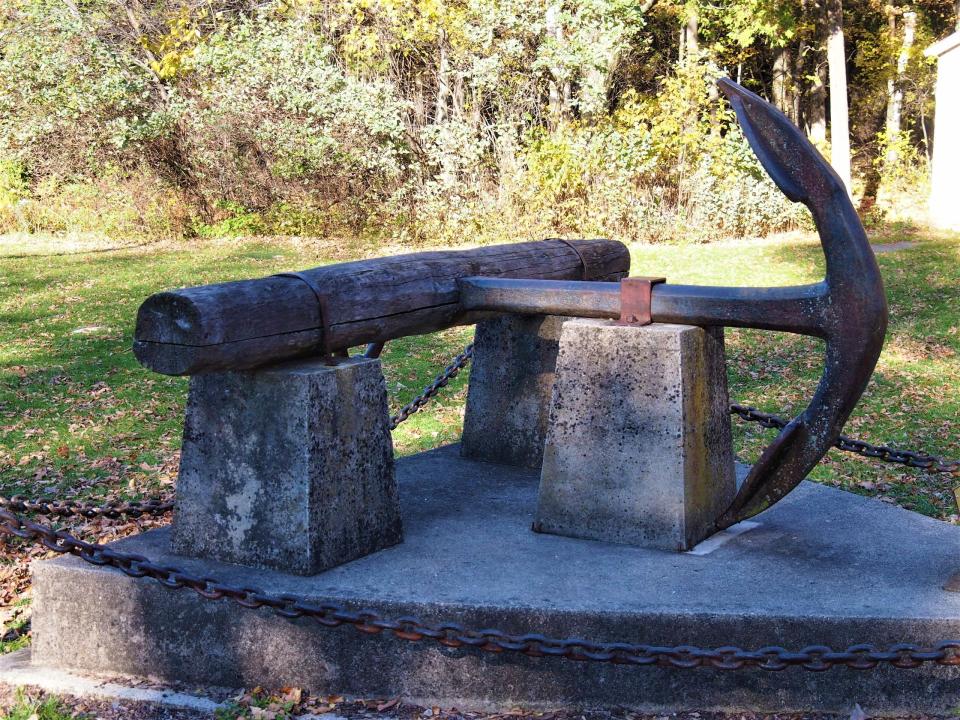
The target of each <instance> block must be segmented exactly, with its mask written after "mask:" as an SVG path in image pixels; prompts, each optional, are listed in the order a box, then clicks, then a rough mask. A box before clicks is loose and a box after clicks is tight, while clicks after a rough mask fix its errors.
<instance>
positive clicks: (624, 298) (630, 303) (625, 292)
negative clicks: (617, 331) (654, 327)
mask: <svg viewBox="0 0 960 720" xmlns="http://www.w3.org/2000/svg"><path fill="white" fill-rule="evenodd" d="M666 281H667V279H666V278H662V277H630V278H624V279H623V280H621V281H620V324H621V325H649V324H650V323H652V322H653V318H652V317H651V315H650V298H651V296H652V294H653V286H654V285H659V284H661V283H665V282H666Z"/></svg>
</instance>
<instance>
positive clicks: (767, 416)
mask: <svg viewBox="0 0 960 720" xmlns="http://www.w3.org/2000/svg"><path fill="white" fill-rule="evenodd" d="M472 358H473V343H470V344H469V345H467V346H466V347H465V348H464V349H463V352H461V353H460V354H459V355H457V356H456V357H454V358H453V360H451V361H450V363H449V364H448V365H447V366H446V367H445V368H444V369H443V370H442V371H441V372H440V374H439V375H437V377H436V378H434V380H433V382H431V383H430V384H429V385H427V386H426V387H425V388H424V389H423V390H422V391H421V392H420V394H419V395H417V396H416V397H415V398H414V399H413V400H411V401H410V402H409V403H407V404H406V405H404V406H403V407H402V408H401V409H400V411H399V412H398V413H397V414H396V415H393V416H392V417H391V418H390V429H391V430H396V429H397V427H398V426H399V425H400V424H401V423H403V422H405V421H406V420H408V419H409V418H410V417H411V416H412V415H414V414H415V413H417V412H419V411H420V410H422V409H423V407H424V406H425V405H426V404H427V403H428V402H430V400H432V399H433V398H434V397H436V396H437V394H438V393H439V392H440V390H441V389H443V388H444V387H446V386H447V385H448V384H449V382H450V381H451V380H452V379H453V378H455V377H456V376H457V375H459V374H460V371H461V370H463V369H464V368H465V367H466V366H467V365H468V364H469V363H470V360H471V359H472ZM730 414H731V415H734V416H736V417H737V418H739V419H740V420H743V421H745V422H754V423H758V424H759V425H761V426H762V427H765V428H772V429H776V430H782V429H783V428H784V427H786V426H787V424H788V422H789V421H788V420H786V419H785V418H782V417H780V416H779V415H774V414H772V413H766V412H763V411H761V410H758V409H756V408H754V407H750V406H748V405H738V404H733V405H731V406H730ZM834 446H835V447H837V448H839V449H841V450H844V451H846V452H850V453H855V454H857V455H862V456H863V457H868V458H873V459H876V460H881V461H883V462H889V463H898V464H901V465H907V466H909V467H914V468H920V469H923V470H928V471H930V472H944V473H950V474H953V475H958V476H960V460H945V459H944V458H941V457H937V456H935V455H928V454H926V453H920V452H914V451H910V450H897V449H894V448H891V447H887V446H886V445H873V444H871V443H868V442H865V441H863V440H857V439H855V438H851V437H848V436H847V435H841V436H840V437H839V439H838V440H837V442H836V443H835V444H834ZM0 508H6V509H8V510H11V511H13V512H35V513H38V514H40V515H46V516H50V517H54V516H56V517H69V516H80V517H85V518H94V517H106V518H110V519H116V518H120V517H133V518H136V517H140V516H144V515H145V516H160V515H165V514H166V513H168V512H170V511H171V510H172V509H173V501H172V500H169V499H165V498H164V499H157V498H148V499H145V500H139V501H136V500H134V501H128V502H116V501H115V502H109V503H106V504H103V505H97V504H95V503H84V502H79V501H72V500H67V501H65V500H54V499H30V498H24V497H22V496H20V495H14V496H13V497H11V498H6V497H3V496H0Z"/></svg>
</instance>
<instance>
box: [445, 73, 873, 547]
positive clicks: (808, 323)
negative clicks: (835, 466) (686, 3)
mask: <svg viewBox="0 0 960 720" xmlns="http://www.w3.org/2000/svg"><path fill="white" fill-rule="evenodd" d="M720 89H721V90H723V92H724V93H725V94H726V95H727V97H728V98H729V99H730V102H731V104H732V105H733V108H734V110H735V111H736V113H737V118H738V120H739V121H740V125H741V127H742V128H743V132H744V134H745V135H746V137H747V140H748V141H749V142H750V146H751V147H752V148H753V150H754V152H755V153H756V155H757V157H758V158H759V159H760V162H761V163H762V164H763V167H764V168H765V169H766V171H767V173H768V174H769V175H770V177H771V178H772V179H773V180H774V182H776V184H777V186H778V187H779V188H780V189H781V190H782V191H783V192H784V194H785V195H786V196H787V197H788V198H790V199H791V200H793V201H795V202H802V203H804V204H805V205H806V206H807V207H808V208H809V209H810V212H811V213H812V215H813V219H814V222H815V223H816V226H817V230H818V232H819V234H820V241H821V244H822V246H823V251H824V254H825V256H826V266H827V270H826V277H825V278H824V280H823V281H822V282H820V283H816V284H813V285H803V286H798V287H785V288H749V287H746V288H731V287H700V286H692V285H657V286H655V287H653V288H652V296H651V300H650V311H651V316H652V319H653V321H654V322H675V323H686V324H690V325H723V326H731V327H749V328H760V329H764V330H779V331H784V332H791V333H798V334H802V335H812V336H815V337H819V338H823V339H824V340H825V341H826V358H825V367H824V373H823V376H822V378H821V380H820V385H819V387H818V388H817V391H816V393H815V394H814V397H813V399H812V401H811V402H810V405H809V406H808V407H807V409H806V410H805V411H804V412H803V413H802V414H800V415H799V416H798V417H796V418H795V419H794V420H792V421H791V422H789V423H787V425H786V426H785V427H784V428H783V429H782V430H781V432H780V435H779V436H778V437H777V439H776V440H774V442H773V443H772V444H771V445H770V446H769V447H768V448H767V449H766V450H765V451H764V453H763V454H762V455H761V457H760V459H759V460H758V461H757V463H756V464H755V465H754V466H753V467H752V468H751V470H750V474H749V475H748V476H747V478H746V480H745V481H744V483H743V485H742V486H741V488H740V490H739V492H738V493H737V496H736V497H735V498H734V501H733V503H732V504H731V505H730V507H729V508H728V509H727V510H726V511H725V512H724V513H723V514H722V515H721V516H720V517H719V518H718V519H717V528H718V529H722V528H725V527H728V526H730V525H733V524H734V523H737V522H739V521H741V520H744V519H746V518H748V517H751V516H753V515H756V514H757V513H759V512H761V511H763V510H765V509H767V508H768V507H770V506H771V505H773V504H774V503H776V502H777V501H778V500H780V499H782V498H783V497H784V496H785V495H786V494H787V493H788V492H789V491H790V490H792V489H793V488H794V487H796V486H797V485H798V484H799V483H800V481H801V480H803V478H804V477H806V476H807V474H808V473H809V472H810V470H812V469H813V467H814V465H816V464H817V462H819V460H820V458H822V457H823V455H824V454H825V453H826V452H827V450H828V449H829V448H830V447H831V446H832V445H833V444H834V443H835V442H836V440H837V438H838V437H839V435H840V431H841V429H842V428H843V424H844V423H845V422H846V420H847V418H848V417H849V415H850V412H851V411H852V410H853V408H854V406H855V405H856V403H857V401H858V400H859V399H860V396H861V394H862V393H863V390H864V388H865V387H866V385H867V382H868V381H869V380H870V376H871V374H872V373H873V368H874V366H875V365H876V362H877V359H878V358H879V356H880V350H881V348H882V346H883V338H884V335H885V333H886V327H887V303H886V297H885V295H884V292H883V282H882V280H881V277H880V271H879V268H878V267H877V263H876V259H875V258H874V256H873V252H872V250H871V249H870V244H869V242H868V241H867V236H866V233H865V232H864V229H863V226H862V225H861V223H860V219H859V218H858V217H857V213H856V211H855V210H854V208H853V204H852V203H851V201H850V197H849V195H848V194H847V191H846V188H845V187H844V185H843V182H842V181H841V180H840V178H839V177H838V176H837V174H836V173H835V172H834V170H833V169H832V168H831V167H830V165H829V164H828V163H827V162H826V160H824V159H823V157H822V156H821V155H820V153H819V152H817V150H816V148H814V147H813V145H812V144H811V143H810V142H809V141H808V140H807V139H806V137H805V136H804V135H803V133H802V132H801V131H800V130H799V129H798V128H797V127H796V126H795V125H793V124H792V123H791V122H790V120H788V119H787V118H786V116H784V115H783V113H781V112H780V111H778V110H777V109H776V108H774V107H773V106H772V105H770V104H769V103H767V102H766V101H764V100H763V99H761V98H760V97H758V96H757V95H754V94H753V93H751V92H749V91H748V90H745V89H744V88H742V87H740V86H739V85H737V84H736V83H733V82H731V81H729V80H725V79H724V80H721V81H720ZM460 290H461V300H460V301H461V304H462V306H463V308H464V310H465V311H481V310H485V311H499V312H520V313H544V314H551V315H573V316H581V317H608V318H620V317H622V316H623V314H624V308H623V307H622V297H621V293H620V285H619V284H617V283H589V284H587V283H570V282H554V281H524V280H507V279H494V278H465V279H463V280H461V281H460ZM630 311H631V308H629V307H628V308H627V312H628V313H629V312H630Z"/></svg>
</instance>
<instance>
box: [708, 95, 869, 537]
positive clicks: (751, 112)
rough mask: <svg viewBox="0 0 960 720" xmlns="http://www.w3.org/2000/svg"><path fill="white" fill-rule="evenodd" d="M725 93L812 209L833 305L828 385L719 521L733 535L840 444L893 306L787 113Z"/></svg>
mask: <svg viewBox="0 0 960 720" xmlns="http://www.w3.org/2000/svg"><path fill="white" fill-rule="evenodd" d="M719 84H720V89H721V90H722V91H723V92H724V94H726V96H727V97H728V98H729V100H730V103H731V104H732V105H733V109H734V111H735V112H736V113H737V118H738V120H739V122H740V125H741V127H742V128H743V132H744V135H745V136H746V138H747V140H748V142H749V143H750V146H751V147H752V148H753V151H754V152H755V153H756V155H757V157H758V159H759V160H760V162H761V164H762V165H763V167H764V169H765V170H766V171H767V173H768V174H769V175H770V177H771V178H772V179H773V181H774V182H775V183H776V184H777V186H778V187H779V188H780V189H781V190H782V191H783V193H784V194H785V195H786V196H787V197H788V198H790V199H791V200H793V201H794V202H802V203H804V205H806V206H807V208H809V210H810V212H811V214H812V215H813V220H814V223H815V224H816V227H817V232H818V233H819V235H820V243H821V245H822V246H823V252H824V256H825V258H826V278H825V279H824V284H825V286H826V296H825V298H824V302H823V303H822V305H821V307H820V308H819V312H818V313H817V317H816V318H814V320H815V322H816V323H817V324H818V325H819V326H820V327H821V328H822V331H823V337H825V339H826V345H827V347H826V354H825V360H824V372H823V376H822V377H821V379H820V384H819V386H818V387H817V391H816V393H815V394H814V396H813V399H812V400H811V402H810V404H809V405H808V406H807V408H806V410H804V411H803V413H801V414H800V415H799V416H798V417H797V418H795V419H794V420H793V421H791V422H790V424H788V425H787V426H786V427H785V428H784V429H783V430H782V431H781V432H780V435H779V436H778V437H777V438H776V440H774V442H773V443H772V444H771V445H770V446H769V447H768V448H767V449H766V450H765V451H764V452H763V454H762V455H761V456H760V459H759V460H758V461H757V462H756V463H755V464H754V465H753V467H752V468H751V469H750V473H749V474H748V476H747V478H746V480H744V483H743V485H742V486H741V487H740V490H739V491H738V493H737V496H736V497H735V498H734V500H733V503H732V504H731V505H730V507H729V508H728V509H727V510H726V511H725V512H724V513H723V514H722V515H721V516H720V518H719V520H718V521H717V527H718V528H725V527H729V526H730V525H732V524H734V523H736V522H739V521H740V520H743V519H745V518H748V517H751V516H753V515H756V514H757V513H759V512H762V511H763V510H765V509H766V508H768V507H770V506H771V505H773V504H774V503H775V502H777V501H778V500H780V499H782V498H783V497H784V496H785V495H786V494H787V493H788V492H789V491H790V490H792V489H793V488H794V487H796V486H797V485H798V484H799V483H800V481H801V480H803V478H805V477H806V476H807V474H808V473H809V472H810V471H811V470H812V469H813V467H814V466H815V465H816V464H817V463H818V462H819V461H820V459H821V458H822V457H823V456H824V454H826V452H827V450H828V449H829V448H830V446H831V445H832V444H833V443H834V441H835V440H836V439H837V437H838V436H839V435H840V431H841V430H842V429H843V425H844V423H845V422H846V420H847V418H848V417H849V416H850V413H851V412H852V411H853V408H854V407H855V406H856V404H857V401H858V400H859V399H860V396H861V395H862V394H863V391H864V389H865V388H866V386H867V383H868V382H869V380H870V376H871V374H872V373H873V369H874V367H875V366H876V363H877V360H878V359H879V357H880V350H881V349H882V347H883V339H884V336H885V334H886V328H887V302H886V296H885V295H884V292H883V280H882V278H881V276H880V269H879V268H878V267H877V261H876V258H874V255H873V251H872V250H871V249H870V243H869V242H868V240H867V235H866V232H865V231H864V229H863V225H862V224H861V223H860V218H859V217H858V216H857V213H856V210H855V209H854V207H853V203H852V202H851V201H850V196H849V195H848V193H847V190H846V187H845V186H844V184H843V181H842V180H841V179H840V177H839V176H838V175H837V173H836V172H835V171H834V170H833V168H832V167H830V165H829V164H828V163H827V161H826V160H824V159H823V157H822V156H821V155H820V153H819V152H817V150H816V148H814V147H813V145H812V144H811V143H810V141H809V140H807V138H806V137H805V136H804V135H803V133H801V132H800V130H799V129H797V127H796V126H795V125H793V123H791V122H790V121H789V120H788V119H787V118H786V117H785V116H784V115H783V113H781V112H780V111H778V110H777V109H776V108H774V107H773V106H772V105H770V104H769V103H767V102H766V101H764V100H763V99H761V98H760V97H758V96H757V95H755V94H753V93H751V92H750V91H748V90H745V89H744V88H742V87H740V86H739V85H737V84H736V83H734V82H731V81H730V80H726V79H722V80H720V82H719Z"/></svg>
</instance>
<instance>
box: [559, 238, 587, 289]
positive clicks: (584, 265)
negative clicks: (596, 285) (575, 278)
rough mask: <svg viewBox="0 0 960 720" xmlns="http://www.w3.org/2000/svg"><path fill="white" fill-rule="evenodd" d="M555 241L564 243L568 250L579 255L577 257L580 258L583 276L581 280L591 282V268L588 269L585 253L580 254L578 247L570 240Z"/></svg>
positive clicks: (560, 239)
mask: <svg viewBox="0 0 960 720" xmlns="http://www.w3.org/2000/svg"><path fill="white" fill-rule="evenodd" d="M553 239H554V240H556V241H557V242H562V243H563V244H564V245H566V246H567V247H568V248H570V249H571V250H573V251H574V252H575V253H576V254H577V257H578V258H580V268H581V276H580V279H581V280H589V279H590V268H589V267H587V259H586V258H585V257H583V253H582V252H580V251H579V250H577V246H576V245H574V244H573V243H572V242H570V241H569V240H564V239H563V238H553Z"/></svg>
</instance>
